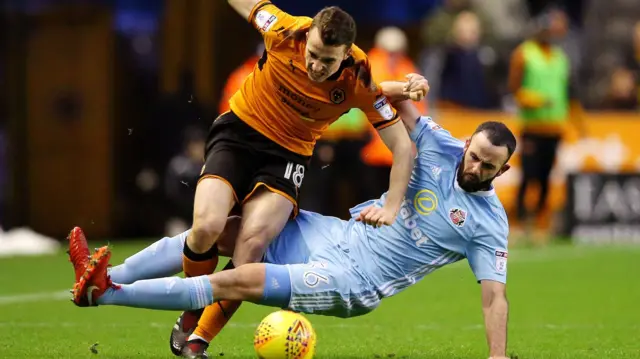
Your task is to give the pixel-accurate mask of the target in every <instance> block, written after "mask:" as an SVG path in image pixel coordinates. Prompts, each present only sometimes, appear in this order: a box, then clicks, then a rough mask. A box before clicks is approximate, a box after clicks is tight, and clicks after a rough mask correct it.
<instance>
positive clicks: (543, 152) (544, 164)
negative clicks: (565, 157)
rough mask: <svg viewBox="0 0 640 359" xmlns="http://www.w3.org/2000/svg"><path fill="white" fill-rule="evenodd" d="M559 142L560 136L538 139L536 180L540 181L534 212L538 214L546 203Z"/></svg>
mask: <svg viewBox="0 0 640 359" xmlns="http://www.w3.org/2000/svg"><path fill="white" fill-rule="evenodd" d="M559 143H560V138H558V137H544V138H541V139H540V141H539V145H540V154H539V156H538V162H539V166H540V170H539V171H538V181H539V183H540V194H539V196H538V203H537V205H536V214H538V215H539V214H540V213H541V212H542V211H543V210H544V208H545V206H546V204H547V197H548V194H549V185H550V183H549V182H550V176H551V170H552V169H553V164H554V162H555V159H556V152H557V150H558V144H559Z"/></svg>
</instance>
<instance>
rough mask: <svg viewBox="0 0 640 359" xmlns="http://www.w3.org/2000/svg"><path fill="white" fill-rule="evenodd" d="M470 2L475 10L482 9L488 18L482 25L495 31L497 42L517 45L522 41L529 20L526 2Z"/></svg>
mask: <svg viewBox="0 0 640 359" xmlns="http://www.w3.org/2000/svg"><path fill="white" fill-rule="evenodd" d="M470 1H471V4H472V6H473V8H474V9H482V13H483V14H484V16H486V22H485V23H484V24H482V25H484V26H485V28H486V26H490V27H489V28H488V29H490V30H492V31H493V36H494V37H495V39H496V41H499V42H501V43H502V42H504V43H511V44H515V42H516V41H519V40H522V37H523V36H524V28H525V24H526V22H527V20H528V19H529V14H528V11H527V6H526V2H525V0H500V1H487V0H470ZM485 32H486V30H485ZM492 45H493V44H492ZM495 45H498V43H496V44H495Z"/></svg>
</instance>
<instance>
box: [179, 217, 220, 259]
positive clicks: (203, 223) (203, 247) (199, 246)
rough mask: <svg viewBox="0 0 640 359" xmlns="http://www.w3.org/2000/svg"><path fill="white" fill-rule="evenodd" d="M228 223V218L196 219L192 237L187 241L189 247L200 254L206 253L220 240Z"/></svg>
mask: <svg viewBox="0 0 640 359" xmlns="http://www.w3.org/2000/svg"><path fill="white" fill-rule="evenodd" d="M226 223H227V219H226V217H223V218H216V217H212V216H209V217H208V218H201V219H194V224H193V229H192V231H191V236H189V238H188V239H187V242H188V245H189V247H190V248H191V249H192V250H194V251H198V252H205V251H207V250H209V248H211V246H212V245H213V244H214V243H215V242H216V241H217V240H218V238H219V237H220V235H221V234H222V232H223V231H224V226H225V224H226Z"/></svg>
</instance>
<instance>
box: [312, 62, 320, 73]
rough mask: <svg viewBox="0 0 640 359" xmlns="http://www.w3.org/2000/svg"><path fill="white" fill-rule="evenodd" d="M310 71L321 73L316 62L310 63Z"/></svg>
mask: <svg viewBox="0 0 640 359" xmlns="http://www.w3.org/2000/svg"><path fill="white" fill-rule="evenodd" d="M311 70H312V71H313V72H320V71H322V64H320V63H318V62H315V61H314V62H312V63H311Z"/></svg>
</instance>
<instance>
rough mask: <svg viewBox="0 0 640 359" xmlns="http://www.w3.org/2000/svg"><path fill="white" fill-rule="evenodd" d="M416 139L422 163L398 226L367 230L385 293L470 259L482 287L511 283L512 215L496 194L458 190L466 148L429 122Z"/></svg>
mask: <svg viewBox="0 0 640 359" xmlns="http://www.w3.org/2000/svg"><path fill="white" fill-rule="evenodd" d="M411 139H412V140H413V141H414V142H415V143H416V146H417V148H418V157H417V163H416V166H415V168H414V170H413V173H412V176H411V180H410V182H409V188H408V189H407V192H406V195H405V201H404V202H403V204H402V207H401V209H400V212H399V214H398V217H397V219H396V222H395V223H394V224H393V225H391V226H386V227H382V228H379V229H375V228H372V227H368V228H367V239H366V242H367V245H368V247H369V248H371V252H372V253H375V256H374V257H373V258H372V259H373V260H374V261H375V264H374V266H375V267H378V268H379V270H378V271H377V274H378V275H377V276H376V277H375V278H374V281H375V283H376V285H377V286H378V289H379V291H380V293H381V294H382V295H383V296H389V295H393V294H395V293H397V292H398V291H400V290H402V289H404V288H406V287H407V286H409V285H411V284H413V283H415V282H416V281H417V280H420V279H421V278H422V277H423V276H424V275H426V274H428V273H429V272H431V271H433V270H434V269H435V268H437V267H439V266H442V265H445V264H448V263H452V262H455V261H458V260H460V259H462V258H465V257H466V258H468V260H469V264H470V266H471V269H472V270H473V272H474V274H475V276H476V278H477V280H478V281H481V280H485V279H486V280H495V281H499V282H506V276H507V272H506V258H507V236H508V231H509V225H508V221H507V215H506V213H505V211H504V208H503V206H502V204H501V203H500V201H499V200H498V197H497V196H496V195H495V192H494V190H493V188H492V189H490V190H489V191H485V192H474V193H469V192H465V191H464V190H463V189H461V188H460V187H459V186H458V182H457V180H456V173H457V170H458V165H459V164H460V162H461V160H462V156H463V149H464V142H462V141H460V140H458V139H456V138H454V137H452V136H451V134H450V133H449V132H448V131H446V130H444V129H443V128H442V127H440V126H439V125H438V124H437V123H435V122H433V121H432V120H431V118H429V117H423V118H421V119H420V120H419V121H418V122H417V124H416V128H415V129H414V131H413V132H412V133H411ZM384 200H385V195H383V196H382V198H380V199H379V200H376V201H370V202H367V203H363V204H360V205H359V206H356V207H355V208H353V209H352V210H351V213H352V215H353V216H356V215H357V214H358V213H360V211H361V210H362V209H364V208H365V207H367V206H369V205H371V204H373V203H375V204H376V205H379V206H382V205H383V204H384ZM433 245H435V246H437V247H439V248H441V249H442V250H443V253H442V254H441V256H439V257H436V258H434V257H433V253H432V251H433ZM371 270H372V271H373V268H371Z"/></svg>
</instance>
